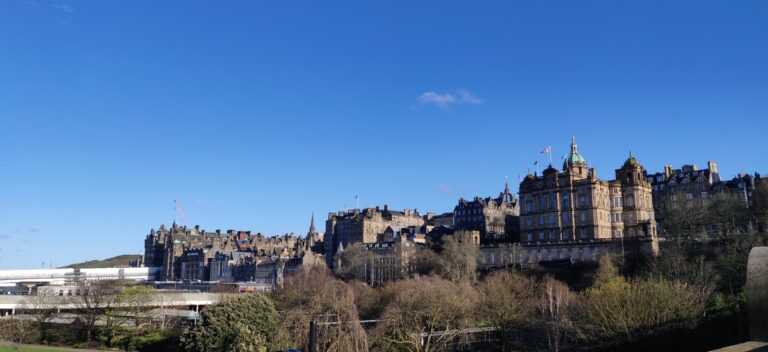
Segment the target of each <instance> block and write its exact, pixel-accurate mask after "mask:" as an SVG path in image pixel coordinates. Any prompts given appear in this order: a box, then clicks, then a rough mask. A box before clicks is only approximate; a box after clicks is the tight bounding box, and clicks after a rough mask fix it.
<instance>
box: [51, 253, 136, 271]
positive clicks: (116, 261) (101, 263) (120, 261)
mask: <svg viewBox="0 0 768 352" xmlns="http://www.w3.org/2000/svg"><path fill="white" fill-rule="evenodd" d="M140 258H141V255H140V254H123V255H118V256H117V257H112V258H107V259H102V260H89V261H87V262H82V263H75V264H70V265H67V266H63V267H62V268H114V267H116V266H128V263H129V262H130V261H132V260H137V259H140Z"/></svg>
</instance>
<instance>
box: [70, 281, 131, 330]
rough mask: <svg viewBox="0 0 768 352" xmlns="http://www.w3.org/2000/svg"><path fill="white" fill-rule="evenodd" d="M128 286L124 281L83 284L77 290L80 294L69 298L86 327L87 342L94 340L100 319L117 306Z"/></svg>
mask: <svg viewBox="0 0 768 352" xmlns="http://www.w3.org/2000/svg"><path fill="white" fill-rule="evenodd" d="M128 284H129V283H128V282H126V281H122V280H101V281H88V282H82V283H81V285H80V286H78V288H77V289H76V292H80V294H79V295H77V294H76V295H75V296H72V297H69V300H70V301H71V302H72V303H73V305H74V306H75V309H76V311H77V314H78V316H79V317H80V319H81V320H82V322H83V325H84V326H85V340H86V341H87V342H90V341H91V339H92V338H93V330H94V327H95V326H96V322H97V321H98V319H99V318H100V317H102V316H103V315H104V313H105V312H107V311H109V310H110V309H112V308H113V307H114V306H115V305H116V304H117V302H118V296H119V294H120V291H122V289H123V288H124V287H125V286H126V285H128ZM107 320H108V319H107Z"/></svg>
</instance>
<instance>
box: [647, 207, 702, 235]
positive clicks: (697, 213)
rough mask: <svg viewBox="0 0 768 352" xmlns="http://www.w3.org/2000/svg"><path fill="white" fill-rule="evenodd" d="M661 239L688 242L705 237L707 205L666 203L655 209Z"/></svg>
mask: <svg viewBox="0 0 768 352" xmlns="http://www.w3.org/2000/svg"><path fill="white" fill-rule="evenodd" d="M655 210H656V218H657V220H658V221H659V232H660V235H661V237H664V238H666V239H667V240H670V241H676V242H687V241H688V240H691V239H695V238H699V237H701V236H703V235H705V231H704V229H705V224H706V217H707V211H706V204H705V203H702V204H698V205H696V206H694V205H693V203H690V204H689V203H682V202H676V201H665V202H661V203H658V204H657V205H656V207H655Z"/></svg>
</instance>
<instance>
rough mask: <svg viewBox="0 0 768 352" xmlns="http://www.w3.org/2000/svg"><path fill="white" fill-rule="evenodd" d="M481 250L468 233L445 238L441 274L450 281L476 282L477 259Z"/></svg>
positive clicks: (457, 233) (458, 233)
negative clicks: (466, 280)
mask: <svg viewBox="0 0 768 352" xmlns="http://www.w3.org/2000/svg"><path fill="white" fill-rule="evenodd" d="M479 255H480V249H479V248H478V247H477V245H476V244H475V243H474V242H473V241H472V238H471V237H470V235H469V234H468V233H466V232H456V233H454V234H453V235H450V236H445V237H444V240H443V252H442V253H441V265H440V272H441V274H442V275H443V277H445V278H446V279H448V280H451V281H454V282H458V281H461V280H463V279H469V280H470V281H474V280H475V278H476V277H477V259H478V256H479Z"/></svg>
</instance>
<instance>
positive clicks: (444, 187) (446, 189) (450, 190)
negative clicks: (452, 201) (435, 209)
mask: <svg viewBox="0 0 768 352" xmlns="http://www.w3.org/2000/svg"><path fill="white" fill-rule="evenodd" d="M435 188H436V189H437V191H438V192H440V193H446V194H453V193H456V190H455V189H453V187H451V186H450V185H446V184H444V183H438V184H437V185H435Z"/></svg>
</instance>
